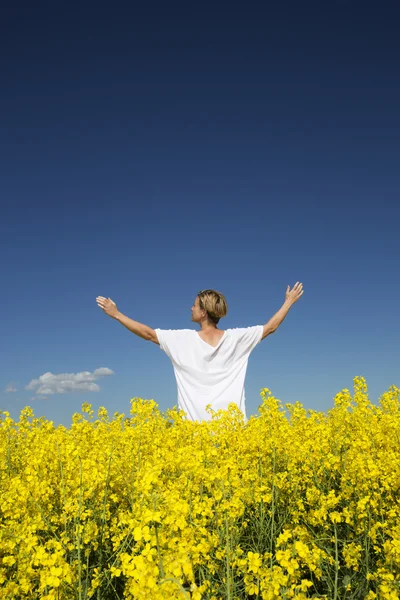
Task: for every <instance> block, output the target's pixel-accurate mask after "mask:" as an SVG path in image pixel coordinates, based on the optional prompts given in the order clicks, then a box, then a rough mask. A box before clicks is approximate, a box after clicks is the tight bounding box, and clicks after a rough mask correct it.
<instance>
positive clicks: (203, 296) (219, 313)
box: [197, 290, 228, 324]
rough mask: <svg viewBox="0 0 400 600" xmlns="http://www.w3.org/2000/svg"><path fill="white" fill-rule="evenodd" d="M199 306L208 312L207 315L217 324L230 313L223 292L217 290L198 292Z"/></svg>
mask: <svg viewBox="0 0 400 600" xmlns="http://www.w3.org/2000/svg"><path fill="white" fill-rule="evenodd" d="M197 296H198V299H199V306H200V308H201V309H202V310H205V311H206V312H207V316H208V318H209V319H210V321H212V322H213V323H215V324H217V323H218V322H219V320H220V319H221V318H222V317H225V315H227V314H228V304H227V301H226V298H225V296H224V295H223V294H221V292H217V291H216V290H202V291H201V292H199V293H198V294H197Z"/></svg>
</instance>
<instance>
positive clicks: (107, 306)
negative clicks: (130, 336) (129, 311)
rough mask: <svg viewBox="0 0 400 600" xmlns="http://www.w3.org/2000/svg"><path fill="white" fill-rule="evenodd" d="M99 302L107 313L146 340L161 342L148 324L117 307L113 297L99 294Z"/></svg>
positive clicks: (97, 299)
mask: <svg viewBox="0 0 400 600" xmlns="http://www.w3.org/2000/svg"><path fill="white" fill-rule="evenodd" d="M96 302H97V304H98V305H99V306H100V308H102V309H103V310H104V312H105V313H106V315H108V316H110V317H112V318H113V319H115V320H116V321H119V323H122V325H124V326H125V327H126V328H127V329H129V331H132V333H134V334H136V335H138V336H139V337H141V338H143V339H144V340H148V341H151V342H154V343H155V344H159V341H158V338H157V334H156V332H155V331H154V329H152V328H151V327H148V326H147V325H143V323H139V321H134V320H133V319H130V318H129V317H127V316H126V315H124V314H122V312H120V311H119V310H118V308H117V305H116V304H115V302H113V301H112V300H111V298H104V297H103V296H97V298H96Z"/></svg>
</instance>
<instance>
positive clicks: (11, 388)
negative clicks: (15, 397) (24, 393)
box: [4, 382, 17, 393]
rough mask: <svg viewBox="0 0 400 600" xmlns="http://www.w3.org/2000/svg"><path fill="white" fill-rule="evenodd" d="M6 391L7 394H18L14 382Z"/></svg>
mask: <svg viewBox="0 0 400 600" xmlns="http://www.w3.org/2000/svg"><path fill="white" fill-rule="evenodd" d="M4 391H5V392H7V393H9V392H16V391H17V388H16V387H14V386H13V384H12V382H10V383H9V384H8V386H7V387H6V389H5V390H4Z"/></svg>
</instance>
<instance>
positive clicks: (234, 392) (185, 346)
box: [96, 282, 303, 421]
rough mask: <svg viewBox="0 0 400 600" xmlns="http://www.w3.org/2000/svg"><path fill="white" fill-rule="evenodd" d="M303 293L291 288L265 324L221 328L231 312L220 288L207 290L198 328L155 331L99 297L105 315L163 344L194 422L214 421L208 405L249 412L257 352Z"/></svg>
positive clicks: (197, 306)
mask: <svg viewBox="0 0 400 600" xmlns="http://www.w3.org/2000/svg"><path fill="white" fill-rule="evenodd" d="M302 294H303V284H302V283H299V282H297V283H296V284H295V285H294V286H293V289H292V290H290V287H289V286H287V290H286V297H285V302H284V303H283V305H282V307H281V308H280V309H279V310H278V312H277V313H276V314H275V315H274V316H273V317H272V318H271V319H270V320H269V321H268V323H266V324H265V325H255V326H252V327H239V328H234V329H226V330H225V331H222V330H220V329H218V327H217V325H218V323H219V320H220V319H221V318H222V317H224V316H225V315H226V314H227V313H228V305H227V302H226V299H225V296H224V295H223V294H221V293H220V292H217V291H216V290H202V291H201V292H199V293H198V294H197V296H196V299H195V302H194V304H193V306H192V321H193V322H194V323H198V324H199V325H200V327H201V330H200V331H195V330H194V329H152V328H151V327H148V326H147V325H143V324H142V323H138V322H137V321H133V320H132V319H129V318H128V317H127V316H125V315H123V314H122V313H121V312H120V311H119V310H118V309H117V306H116V304H115V302H113V301H112V300H111V298H104V297H103V296H98V297H97V298H96V302H97V304H98V305H99V306H100V308H102V309H103V311H104V312H105V313H106V314H107V315H109V316H110V317H112V318H113V319H116V320H117V321H119V322H120V323H122V325H124V326H125V327H126V328H127V329H129V331H132V333H135V334H136V335H138V336H139V337H142V338H143V339H145V340H148V341H151V342H154V343H155V344H158V345H159V346H160V348H161V350H163V351H164V352H165V353H166V354H167V355H168V356H169V358H170V359H171V361H172V365H173V368H174V373H175V379H176V383H177V387H178V406H179V408H180V409H181V410H183V411H185V413H186V417H187V418H188V419H190V420H192V421H195V420H199V421H202V420H210V419H211V418H212V416H211V414H210V413H209V412H207V411H206V406H207V404H211V407H212V409H213V410H219V409H226V408H228V404H229V403H231V402H233V403H235V404H236V405H237V406H238V407H239V409H240V410H241V411H242V412H243V415H244V420H245V421H247V417H246V407H245V388H244V381H245V376H246V370H247V362H248V359H249V356H250V353H251V351H252V350H253V349H254V348H255V346H256V345H257V344H259V343H260V342H261V340H263V339H264V338H265V337H267V335H270V334H271V333H274V331H276V330H277V328H278V327H279V325H280V324H281V323H282V321H283V320H284V318H285V317H286V315H287V313H288V311H289V309H290V308H291V306H293V304H294V303H295V302H297V300H298V299H299V298H300V296H301V295H302Z"/></svg>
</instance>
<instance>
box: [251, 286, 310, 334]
mask: <svg viewBox="0 0 400 600" xmlns="http://www.w3.org/2000/svg"><path fill="white" fill-rule="evenodd" d="M303 291H304V290H303V284H302V283H299V282H297V283H296V284H295V285H294V286H293V289H292V290H291V289H290V286H287V289H286V299H285V302H284V303H283V305H282V306H281V308H280V309H279V310H278V312H277V313H275V314H274V316H273V317H272V318H271V319H270V320H269V321H268V323H266V324H265V325H264V331H263V335H262V338H261V339H262V340H263V339H264V338H265V337H267V335H271V333H274V331H276V330H277V329H278V327H279V325H280V324H281V323H282V321H283V320H284V318H285V317H286V315H287V314H288V312H289V310H290V308H291V307H292V306H293V304H294V303H295V302H297V300H298V299H299V298H300V296H301V295H302V294H303Z"/></svg>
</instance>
